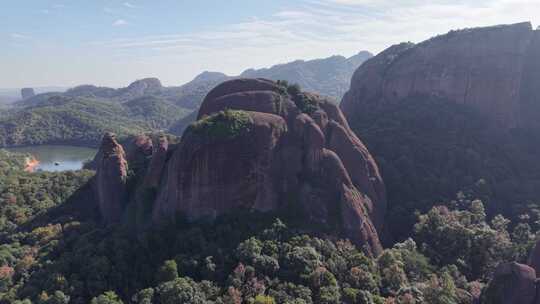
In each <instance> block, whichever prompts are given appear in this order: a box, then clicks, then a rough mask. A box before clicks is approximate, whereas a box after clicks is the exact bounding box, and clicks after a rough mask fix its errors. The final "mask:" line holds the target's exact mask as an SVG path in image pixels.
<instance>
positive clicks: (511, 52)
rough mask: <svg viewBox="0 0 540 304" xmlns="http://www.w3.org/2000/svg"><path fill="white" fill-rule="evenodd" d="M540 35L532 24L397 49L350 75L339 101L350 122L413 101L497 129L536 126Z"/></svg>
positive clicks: (464, 33) (459, 33)
mask: <svg viewBox="0 0 540 304" xmlns="http://www.w3.org/2000/svg"><path fill="white" fill-rule="evenodd" d="M539 62H540V31H538V30H536V31H535V30H533V29H532V26H531V24H530V23H519V24H513V25H504V26H494V27H487V28H476V29H466V30H460V31H451V32H450V33H448V34H446V35H442V36H437V37H435V38H432V39H430V40H427V41H425V42H422V43H420V44H417V45H414V44H411V43H403V44H400V45H395V46H393V47H390V48H389V49H387V50H385V51H384V52H382V53H380V54H379V55H377V56H375V57H374V58H372V59H370V60H368V61H367V62H366V63H364V64H363V65H362V66H361V67H360V68H359V69H358V70H357V71H356V72H355V74H354V76H353V78H352V81H351V88H350V90H349V91H348V92H347V93H346V94H345V96H344V97H343V101H342V103H341V108H342V110H343V111H344V112H345V113H346V114H347V116H348V117H352V116H354V113H357V112H359V111H363V110H364V109H365V108H366V107H371V106H372V105H374V104H375V105H376V104H381V103H396V102H400V101H403V100H405V99H406V98H407V97H414V96H435V97H437V98H443V99H447V100H449V101H452V102H456V103H459V104H466V105H471V106H473V107H475V108H477V109H479V110H480V112H482V113H484V114H485V115H486V116H488V117H490V118H492V120H493V121H494V122H496V124H497V125H498V126H502V127H504V128H513V127H519V126H530V125H534V126H536V127H539V126H540V123H539V122H538V119H537V117H538V114H540V106H539V105H538V102H537V101H538V99H540V77H538V76H540V63H539Z"/></svg>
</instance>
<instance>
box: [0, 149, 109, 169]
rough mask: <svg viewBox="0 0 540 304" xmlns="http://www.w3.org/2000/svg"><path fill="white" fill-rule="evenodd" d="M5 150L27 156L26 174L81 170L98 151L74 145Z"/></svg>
mask: <svg viewBox="0 0 540 304" xmlns="http://www.w3.org/2000/svg"><path fill="white" fill-rule="evenodd" d="M3 149H5V150H6V151H9V152H14V153H21V154H25V155H27V158H26V164H25V171H26V172H38V171H47V172H58V171H71V170H81V169H83V168H84V164H85V163H86V162H88V161H91V160H92V159H93V158H94V157H95V155H96V153H97V151H98V149H96V148H91V147H83V146H73V145H31V146H19V147H12V148H3Z"/></svg>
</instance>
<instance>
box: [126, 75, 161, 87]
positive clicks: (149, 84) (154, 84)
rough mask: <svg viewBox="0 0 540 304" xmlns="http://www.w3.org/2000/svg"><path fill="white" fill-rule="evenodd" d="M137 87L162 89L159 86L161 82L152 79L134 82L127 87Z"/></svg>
mask: <svg viewBox="0 0 540 304" xmlns="http://www.w3.org/2000/svg"><path fill="white" fill-rule="evenodd" d="M139 86H145V87H148V88H150V87H152V88H161V87H163V86H162V85H161V81H159V79H157V78H154V77H151V78H143V79H139V80H135V81H134V82H132V83H131V84H130V85H129V86H128V87H129V88H133V87H139Z"/></svg>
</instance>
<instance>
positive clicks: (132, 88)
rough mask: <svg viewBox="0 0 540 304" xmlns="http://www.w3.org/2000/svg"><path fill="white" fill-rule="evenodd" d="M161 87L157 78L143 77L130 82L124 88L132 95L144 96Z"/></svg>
mask: <svg viewBox="0 0 540 304" xmlns="http://www.w3.org/2000/svg"><path fill="white" fill-rule="evenodd" d="M162 89H163V86H162V85H161V81H159V79H157V78H144V79H140V80H136V81H134V82H132V83H131V84H130V85H129V86H128V87H127V88H126V89H125V90H126V91H127V92H129V93H130V94H131V95H134V96H144V95H148V94H151V93H156V92H159V91H161V90H162Z"/></svg>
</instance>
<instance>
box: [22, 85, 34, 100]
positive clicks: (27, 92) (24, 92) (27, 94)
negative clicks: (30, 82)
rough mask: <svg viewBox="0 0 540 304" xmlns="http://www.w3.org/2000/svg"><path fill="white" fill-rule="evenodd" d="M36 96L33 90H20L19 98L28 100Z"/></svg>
mask: <svg viewBox="0 0 540 304" xmlns="http://www.w3.org/2000/svg"><path fill="white" fill-rule="evenodd" d="M34 96H36V93H35V92H34V89H33V88H22V89H21V97H22V99H28V98H30V97H34Z"/></svg>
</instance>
